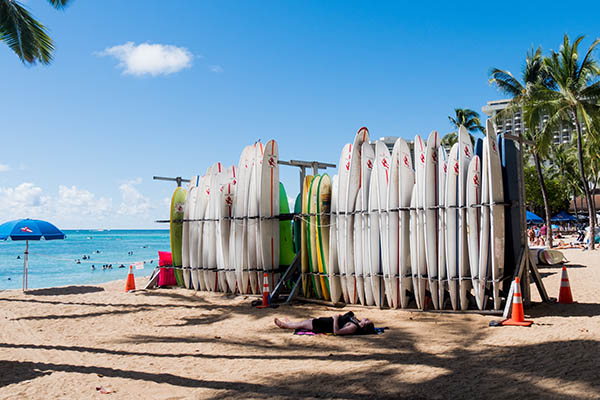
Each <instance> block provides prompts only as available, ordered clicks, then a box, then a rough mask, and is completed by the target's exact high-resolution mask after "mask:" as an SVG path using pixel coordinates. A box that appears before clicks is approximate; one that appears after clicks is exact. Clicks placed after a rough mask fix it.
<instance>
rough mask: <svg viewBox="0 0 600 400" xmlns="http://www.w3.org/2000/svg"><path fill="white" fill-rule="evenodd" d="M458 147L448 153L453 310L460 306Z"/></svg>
mask: <svg viewBox="0 0 600 400" xmlns="http://www.w3.org/2000/svg"><path fill="white" fill-rule="evenodd" d="M458 149H459V144H458V143H455V144H454V145H453V146H452V148H451V149H450V154H449V155H448V170H447V175H446V271H447V274H448V294H449V296H450V302H451V304H452V309H453V310H458V309H459V308H460V301H459V283H458V282H459V272H458V236H459V235H458V208H457V207H458V173H459V164H458Z"/></svg>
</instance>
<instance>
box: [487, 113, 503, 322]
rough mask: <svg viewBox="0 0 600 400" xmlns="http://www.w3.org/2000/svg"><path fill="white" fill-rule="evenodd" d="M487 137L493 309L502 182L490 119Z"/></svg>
mask: <svg viewBox="0 0 600 400" xmlns="http://www.w3.org/2000/svg"><path fill="white" fill-rule="evenodd" d="M486 128H487V130H486V132H487V137H488V142H487V145H488V156H489V158H488V175H489V182H488V183H489V188H490V200H491V202H492V203H493V205H492V206H491V209H490V230H491V237H490V250H491V257H490V258H491V262H492V281H493V282H492V287H493V293H494V310H499V309H500V307H501V305H502V304H501V303H502V298H501V297H500V284H501V283H502V278H503V277H504V205H503V204H502V203H504V184H503V181H502V163H501V162H500V154H499V152H498V137H497V136H496V129H495V127H494V125H493V124H492V121H491V120H489V119H488V120H487V126H486Z"/></svg>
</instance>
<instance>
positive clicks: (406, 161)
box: [403, 154, 409, 167]
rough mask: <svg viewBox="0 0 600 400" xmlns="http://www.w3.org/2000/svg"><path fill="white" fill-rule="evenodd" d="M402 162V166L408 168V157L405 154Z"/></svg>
mask: <svg viewBox="0 0 600 400" xmlns="http://www.w3.org/2000/svg"><path fill="white" fill-rule="evenodd" d="M403 161H404V165H406V166H407V167H408V166H409V165H408V156H407V155H406V154H405V155H404V159H403Z"/></svg>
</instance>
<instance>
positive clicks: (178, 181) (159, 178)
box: [152, 176, 190, 186]
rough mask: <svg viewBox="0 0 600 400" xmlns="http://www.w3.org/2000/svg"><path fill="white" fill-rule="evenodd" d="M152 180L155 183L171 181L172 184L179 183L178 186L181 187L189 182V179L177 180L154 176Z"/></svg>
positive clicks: (180, 178)
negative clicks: (183, 183)
mask: <svg viewBox="0 0 600 400" xmlns="http://www.w3.org/2000/svg"><path fill="white" fill-rule="evenodd" d="M152 179H154V180H155V181H170V182H177V186H181V183H182V182H186V183H187V182H189V181H190V180H189V179H184V178H182V177H180V176H176V177H175V178H169V177H166V176H153V177H152Z"/></svg>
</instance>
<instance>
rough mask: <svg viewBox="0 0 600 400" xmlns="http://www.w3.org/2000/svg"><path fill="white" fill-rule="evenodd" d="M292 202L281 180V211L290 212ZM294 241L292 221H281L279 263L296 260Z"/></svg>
mask: <svg viewBox="0 0 600 400" xmlns="http://www.w3.org/2000/svg"><path fill="white" fill-rule="evenodd" d="M289 212H290V203H289V202H288V198H287V193H286V192H285V187H283V183H281V182H279V213H280V214H289ZM295 255H296V253H295V252H294V243H293V241H292V221H289V220H288V221H279V264H280V265H290V264H291V263H292V261H294V256H295Z"/></svg>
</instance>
